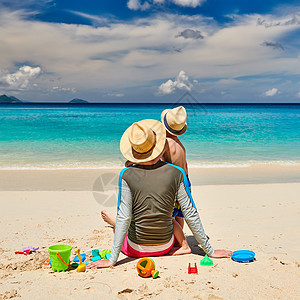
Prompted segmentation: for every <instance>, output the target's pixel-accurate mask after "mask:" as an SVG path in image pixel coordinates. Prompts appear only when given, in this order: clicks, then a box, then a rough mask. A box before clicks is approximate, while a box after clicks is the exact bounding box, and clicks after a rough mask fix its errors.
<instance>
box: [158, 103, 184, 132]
mask: <svg viewBox="0 0 300 300" xmlns="http://www.w3.org/2000/svg"><path fill="white" fill-rule="evenodd" d="M186 117H187V116H186V110H185V108H184V107H183V106H178V107H175V108H173V109H165V110H164V111H163V112H162V113H161V122H162V123H163V124H164V126H165V128H166V130H167V131H168V132H169V133H171V134H173V135H176V136H177V135H182V134H184V133H185V132H186V128H187V125H186Z"/></svg>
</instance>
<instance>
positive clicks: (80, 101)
mask: <svg viewBox="0 0 300 300" xmlns="http://www.w3.org/2000/svg"><path fill="white" fill-rule="evenodd" d="M69 103H89V102H88V101H86V100H83V99H78V98H75V99H73V100H71V101H69Z"/></svg>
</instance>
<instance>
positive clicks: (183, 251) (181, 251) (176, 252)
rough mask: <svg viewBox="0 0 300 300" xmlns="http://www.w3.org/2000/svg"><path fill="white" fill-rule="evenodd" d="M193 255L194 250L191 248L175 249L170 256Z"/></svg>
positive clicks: (170, 252)
mask: <svg viewBox="0 0 300 300" xmlns="http://www.w3.org/2000/svg"><path fill="white" fill-rule="evenodd" d="M190 253H192V250H191V248H190V247H173V248H172V249H171V250H170V251H169V253H168V254H169V255H184V254H190Z"/></svg>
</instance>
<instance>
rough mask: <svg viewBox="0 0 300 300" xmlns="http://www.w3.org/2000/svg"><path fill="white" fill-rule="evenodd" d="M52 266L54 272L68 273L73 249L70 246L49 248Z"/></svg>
mask: <svg viewBox="0 0 300 300" xmlns="http://www.w3.org/2000/svg"><path fill="white" fill-rule="evenodd" d="M48 251H49V254H50V259H51V266H52V270H53V271H54V272H61V271H66V270H67V269H68V267H69V263H70V256H71V251H72V247H71V246H69V245H53V246H50V247H49V248H48Z"/></svg>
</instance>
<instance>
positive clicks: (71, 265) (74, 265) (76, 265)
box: [70, 262, 79, 269]
mask: <svg viewBox="0 0 300 300" xmlns="http://www.w3.org/2000/svg"><path fill="white" fill-rule="evenodd" d="M78 266H79V264H78V263H76V262H73V263H71V264H70V267H71V268H73V269H76V268H77V267H78Z"/></svg>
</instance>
